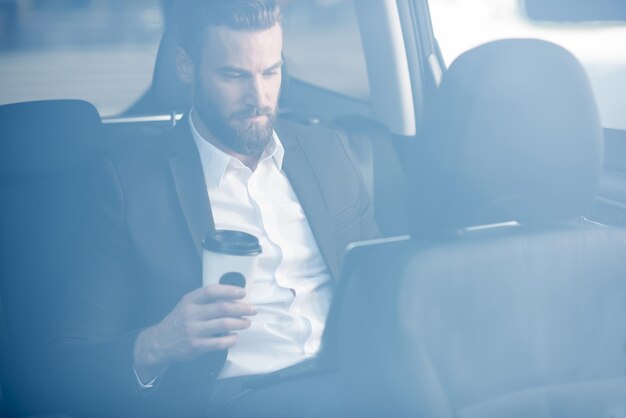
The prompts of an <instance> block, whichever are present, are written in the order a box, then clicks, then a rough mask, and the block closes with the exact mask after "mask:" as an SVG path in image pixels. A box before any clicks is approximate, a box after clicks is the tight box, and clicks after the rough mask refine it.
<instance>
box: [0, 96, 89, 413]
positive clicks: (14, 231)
mask: <svg viewBox="0 0 626 418" xmlns="http://www.w3.org/2000/svg"><path fill="white" fill-rule="evenodd" d="M99 136H100V117H99V115H98V112H97V111H96V109H95V108H94V107H93V106H91V105H90V104H88V103H86V102H82V101H77V100H51V101H41V102H28V103H18V104H10V105H4V106H0V140H1V142H0V146H1V147H2V150H1V152H0V190H1V194H2V199H1V201H0V230H1V231H2V233H1V234H0V251H1V254H2V256H1V261H0V297H1V305H2V307H3V308H4V309H3V311H2V318H1V319H2V321H3V322H4V324H5V327H4V328H5V329H4V330H3V334H4V335H3V337H2V340H3V341H2V343H3V347H2V359H1V364H0V371H1V372H2V376H0V381H1V382H2V394H3V402H4V407H5V410H4V411H3V412H4V414H6V416H23V415H27V414H41V413H50V412H54V411H53V406H52V404H53V399H50V396H49V391H48V389H49V387H48V377H49V374H50V372H51V368H52V364H51V360H50V355H49V352H48V350H47V342H48V340H49V339H50V338H51V335H52V334H51V333H52V332H53V330H54V328H55V324H56V323H57V321H58V318H59V315H60V314H61V312H62V310H63V308H64V304H63V301H62V297H61V294H62V288H63V286H64V281H65V279H66V278H67V277H68V275H69V274H70V271H71V266H72V265H74V264H75V262H76V260H77V259H79V257H80V251H79V248H80V247H79V241H80V240H82V234H83V231H84V228H83V227H84V224H85V223H86V222H89V216H88V214H89V213H90V212H89V204H88V200H87V199H86V196H87V195H88V193H89V192H90V181H89V176H87V175H86V173H88V171H89V170H90V168H91V167H92V166H93V164H94V161H95V159H96V158H97V156H98V155H99V153H100V152H101V141H100V137H99ZM5 343H6V344H5ZM3 416H5V415H3Z"/></svg>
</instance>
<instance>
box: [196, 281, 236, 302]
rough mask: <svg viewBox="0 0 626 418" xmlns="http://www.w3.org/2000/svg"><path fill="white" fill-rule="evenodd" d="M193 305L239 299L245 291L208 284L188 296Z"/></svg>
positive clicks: (234, 287) (233, 287) (223, 285)
mask: <svg viewBox="0 0 626 418" xmlns="http://www.w3.org/2000/svg"><path fill="white" fill-rule="evenodd" d="M188 296H189V298H190V300H191V301H192V302H193V303H207V302H211V301H214V300H217V299H241V298H243V297H245V296H246V290H245V289H242V288H240V287H237V286H230V285H225V284H210V285H207V286H203V287H201V288H199V289H196V290H194V291H193V292H191V293H189V294H188Z"/></svg>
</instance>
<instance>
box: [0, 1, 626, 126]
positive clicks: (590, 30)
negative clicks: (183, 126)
mask: <svg viewBox="0 0 626 418" xmlns="http://www.w3.org/2000/svg"><path fill="white" fill-rule="evenodd" d="M353 1H354V0H290V1H289V0H283V3H284V12H285V31H286V44H285V50H286V55H287V63H288V65H289V70H290V74H291V75H294V76H296V77H297V78H300V79H302V80H304V81H307V82H309V83H312V84H314V85H318V86H320V87H323V88H326V89H330V90H333V91H337V92H339V93H342V94H345V95H348V96H351V97H355V98H357V99H362V100H367V98H368V95H369V93H368V85H367V71H366V69H365V60H364V57H363V52H362V49H361V44H360V38H359V29H358V24H357V20H356V17H355V14H354V10H353ZM357 1H365V0H357ZM369 1H377V0H369ZM620 1H622V0H620ZM171 3H172V0H132V1H127V0H0V104H4V103H12V102H19V101H26V100H36V99H46V98H81V99H85V100H88V101H90V102H92V103H93V104H95V105H96V107H97V108H98V110H99V111H100V114H101V115H103V116H111V115H116V114H119V113H120V112H123V111H124V110H125V109H127V108H128V107H130V106H131V105H132V103H134V102H135V101H136V100H137V99H138V98H139V97H140V96H141V95H142V93H143V92H144V91H145V90H146V89H147V88H148V87H149V85H150V82H151V80H152V71H153V67H154V62H155V57H156V52H157V49H158V45H159V41H160V39H161V36H162V34H163V32H164V30H165V28H166V26H167V25H168V18H167V16H168V14H167V13H164V11H166V10H168V8H169V7H170V5H171ZM429 5H430V9H431V15H432V19H433V25H434V31H435V35H436V37H437V39H438V41H439V45H440V48H441V51H442V55H443V57H444V60H445V62H446V64H448V65H449V64H450V63H451V62H452V61H453V60H454V58H456V56H458V55H459V54H460V53H462V52H463V51H465V50H467V49H469V48H472V47H474V46H476V45H478V44H480V43H484V42H487V41H489V40H493V39H498V38H506V37H534V38H540V39H546V40H549V41H552V42H555V43H557V44H560V45H562V46H564V47H565V48H567V49H569V50H570V51H571V52H572V53H574V55H576V56H577V57H578V59H579V60H581V61H582V62H583V64H584V65H585V67H586V69H587V72H588V74H589V76H590V79H591V81H592V85H593V87H594V91H595V93H596V97H597V99H598V102H599V105H600V110H601V116H602V121H603V124H604V125H605V126H606V127H613V128H621V129H626V94H625V93H624V92H626V48H625V47H624V45H626V41H625V40H626V24H625V22H582V23H581V22H549V21H539V20H532V19H530V18H528V17H527V16H526V14H525V12H524V8H523V7H522V3H521V0H429Z"/></svg>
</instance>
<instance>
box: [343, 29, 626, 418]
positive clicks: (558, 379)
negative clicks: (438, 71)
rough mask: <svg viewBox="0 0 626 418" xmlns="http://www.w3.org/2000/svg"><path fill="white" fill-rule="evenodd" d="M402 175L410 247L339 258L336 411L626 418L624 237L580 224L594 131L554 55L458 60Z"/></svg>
mask: <svg viewBox="0 0 626 418" xmlns="http://www.w3.org/2000/svg"><path fill="white" fill-rule="evenodd" d="M431 104H432V106H431V107H430V108H429V110H428V113H427V115H426V120H425V128H424V132H423V135H422V137H421V142H422V143H421V144H420V146H419V148H418V147H416V151H415V153H414V154H413V155H412V157H413V158H412V164H413V166H412V168H411V174H410V176H409V179H410V180H409V183H410V186H409V200H410V201H411V202H410V215H409V216H410V223H411V227H410V228H411V234H412V239H411V240H408V241H400V242H392V243H385V244H378V245H363V246H360V247H358V248H356V249H355V250H354V251H352V252H351V253H350V254H349V255H348V260H347V261H346V270H345V271H344V276H343V277H342V280H340V284H341V286H340V289H338V293H337V295H336V297H337V298H340V302H339V303H338V304H337V305H336V306H339V307H340V308H339V312H338V314H337V318H338V319H337V323H336V324H334V326H335V327H336V332H335V337H336V339H337V345H336V347H337V353H336V355H337V362H338V364H339V365H340V376H341V379H342V381H343V387H344V388H345V393H344V401H345V409H346V412H347V414H349V415H350V416H365V417H368V416H371V417H375V416H394V417H402V416H428V417H452V416H458V417H468V418H469V417H500V418H502V417H505V418H506V417H546V418H547V417H551V418H552V417H573V416H575V417H583V418H584V417H592V416H607V417H608V416H611V417H618V416H620V417H621V416H626V378H625V372H624V370H625V367H626V351H625V347H626V346H625V344H626V257H624V255H625V254H626V231H625V230H623V229H619V228H607V227H604V226H602V225H598V224H594V223H593V222H589V221H587V220H586V219H585V218H583V217H582V215H585V214H586V213H588V209H589V207H590V206H591V203H592V201H593V198H594V195H595V190H596V185H597V182H598V176H599V173H600V170H601V166H602V152H603V150H602V130H601V127H600V123H599V117H598V112H597V109H596V105H595V101H594V98H593V94H592V92H591V87H590V85H589V81H588V79H587V77H586V75H585V72H584V70H583V69H582V67H581V65H580V64H579V63H578V61H577V60H576V59H575V58H574V57H573V56H572V55H571V54H570V53H569V52H567V51H565V50H564V49H562V48H560V47H558V46H556V45H554V44H551V43H548V42H543V41H538V40H519V39H515V40H500V41H495V42H491V43H488V44H485V45H482V46H479V47H477V48H475V49H473V50H470V51H468V52H466V53H464V54H463V55H461V56H460V57H459V58H458V59H457V60H456V61H455V62H454V63H453V64H452V65H451V67H450V69H449V70H448V72H447V73H446V74H445V75H444V78H443V81H442V84H441V86H440V88H439V90H438V92H437V94H436V97H435V99H434V102H433V103H431Z"/></svg>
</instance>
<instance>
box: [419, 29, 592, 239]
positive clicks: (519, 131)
mask: <svg viewBox="0 0 626 418" xmlns="http://www.w3.org/2000/svg"><path fill="white" fill-rule="evenodd" d="M423 133H424V135H423V138H422V141H420V142H419V143H417V144H416V147H415V152H416V154H415V155H414V158H413V160H412V161H413V162H414V166H413V172H412V173H411V176H410V178H411V179H412V181H413V182H414V183H413V185H412V186H411V190H410V199H411V200H412V202H411V208H412V211H411V218H412V229H413V231H412V232H413V233H414V235H415V236H420V235H423V234H428V235H430V234H433V233H434V234H437V233H440V232H442V231H455V230H458V229H461V228H464V227H467V226H474V225H484V224H493V223H499V222H506V221H512V220H515V221H518V222H520V223H535V222H545V221H554V220H564V219H569V218H572V217H575V216H578V215H582V214H584V213H585V211H586V209H587V208H588V207H589V205H590V203H591V202H592V199H593V197H594V195H595V190H596V185H597V182H598V176H599V173H600V170H601V167H602V155H603V143H602V129H601V126H600V122H599V116H598V110H597V107H596V103H595V99H594V96H593V93H592V91H591V86H590V83H589V80H588V78H587V75H586V73H585V71H584V69H583V68H582V66H581V64H580V63H579V62H578V61H577V59H576V58H575V57H574V56H573V55H572V54H570V53H569V52H568V51H566V50H565V49H563V48H561V47H559V46H557V45H554V44H552V43H549V42H544V41H539V40H531V39H507V40H499V41H494V42H490V43H488V44H485V45H481V46H479V47H477V48H474V49H472V50H470V51H468V52H466V53H464V54H462V55H461V56H460V57H459V58H458V59H456V60H455V61H454V63H453V64H452V65H451V66H450V68H449V70H448V71H447V72H446V74H445V75H444V78H443V80H442V84H441V86H440V87H439V89H438V91H437V93H436V95H435V97H434V101H433V102H432V103H431V107H430V108H429V111H427V114H426V116H425V125H424V131H423ZM418 140H419V138H418Z"/></svg>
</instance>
